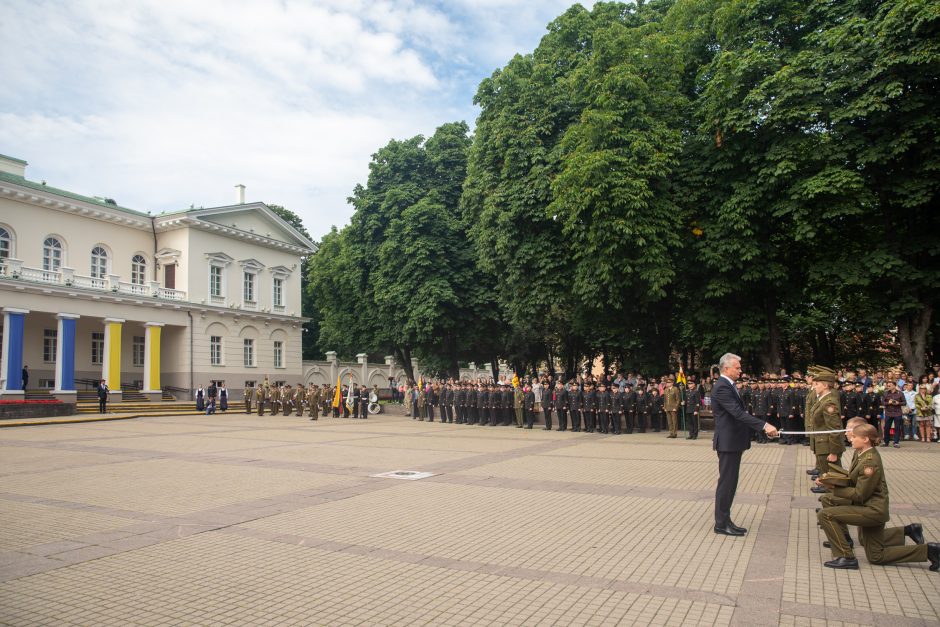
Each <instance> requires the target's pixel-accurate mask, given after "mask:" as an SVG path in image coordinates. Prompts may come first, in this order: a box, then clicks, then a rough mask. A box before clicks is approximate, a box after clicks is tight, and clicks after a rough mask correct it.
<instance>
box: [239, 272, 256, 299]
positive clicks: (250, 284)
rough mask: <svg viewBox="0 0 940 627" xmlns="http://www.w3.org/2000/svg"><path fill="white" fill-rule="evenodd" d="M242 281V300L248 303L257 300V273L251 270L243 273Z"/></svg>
mask: <svg viewBox="0 0 940 627" xmlns="http://www.w3.org/2000/svg"><path fill="white" fill-rule="evenodd" d="M243 276H244V280H243V281H242V300H243V301H244V302H246V303H253V302H255V275H254V274H252V273H251V272H245V273H244V274H243Z"/></svg>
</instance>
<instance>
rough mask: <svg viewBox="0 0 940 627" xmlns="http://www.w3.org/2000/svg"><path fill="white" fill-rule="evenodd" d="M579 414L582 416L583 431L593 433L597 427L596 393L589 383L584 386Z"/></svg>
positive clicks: (592, 385)
mask: <svg viewBox="0 0 940 627" xmlns="http://www.w3.org/2000/svg"><path fill="white" fill-rule="evenodd" d="M581 412H582V413H583V414H584V430H585V431H587V432H588V433H594V429H595V427H596V425H597V392H596V391H595V390H594V384H593V383H591V382H590V381H588V382H587V383H585V384H584V394H583V395H582V401H581Z"/></svg>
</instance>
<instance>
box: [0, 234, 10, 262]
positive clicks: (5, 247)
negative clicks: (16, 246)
mask: <svg viewBox="0 0 940 627" xmlns="http://www.w3.org/2000/svg"><path fill="white" fill-rule="evenodd" d="M12 256H13V236H12V235H10V232H9V231H8V230H6V229H5V228H3V227H2V226H0V259H9V258H10V257H12Z"/></svg>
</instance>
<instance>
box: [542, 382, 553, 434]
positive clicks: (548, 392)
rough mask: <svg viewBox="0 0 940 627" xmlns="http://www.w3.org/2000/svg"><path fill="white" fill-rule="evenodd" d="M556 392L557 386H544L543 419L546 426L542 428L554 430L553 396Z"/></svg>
mask: <svg viewBox="0 0 940 627" xmlns="http://www.w3.org/2000/svg"><path fill="white" fill-rule="evenodd" d="M554 394H555V388H553V387H549V386H547V385H543V386H542V419H543V421H544V422H545V426H544V427H542V428H543V429H545V430H546V431H551V430H552V411H553V410H554V407H555V405H554V403H553V402H552V397H553V396H554Z"/></svg>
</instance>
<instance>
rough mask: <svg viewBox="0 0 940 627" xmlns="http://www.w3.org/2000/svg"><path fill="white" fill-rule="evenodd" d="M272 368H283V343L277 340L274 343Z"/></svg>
mask: <svg viewBox="0 0 940 627" xmlns="http://www.w3.org/2000/svg"><path fill="white" fill-rule="evenodd" d="M274 367H275V368H283V367H284V342H281V341H279V340H278V341H275V342H274Z"/></svg>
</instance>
